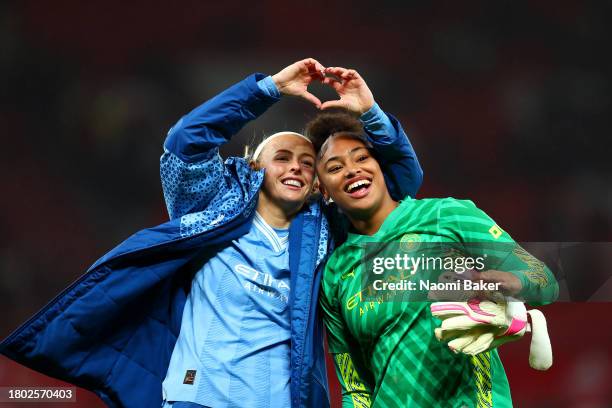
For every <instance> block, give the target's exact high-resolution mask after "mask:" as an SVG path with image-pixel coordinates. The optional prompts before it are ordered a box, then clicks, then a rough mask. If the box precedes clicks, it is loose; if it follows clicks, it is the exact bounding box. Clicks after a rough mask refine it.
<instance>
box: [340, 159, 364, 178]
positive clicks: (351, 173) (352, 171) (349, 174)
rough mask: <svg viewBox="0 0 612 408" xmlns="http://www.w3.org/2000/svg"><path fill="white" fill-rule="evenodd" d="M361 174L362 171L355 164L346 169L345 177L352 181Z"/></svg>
mask: <svg viewBox="0 0 612 408" xmlns="http://www.w3.org/2000/svg"><path fill="white" fill-rule="evenodd" d="M359 173H361V169H360V168H359V166H357V164H355V163H353V164H351V165H350V166H347V167H346V173H345V174H344V177H345V178H347V179H350V178H353V177H355V176H356V175H357V174H359Z"/></svg>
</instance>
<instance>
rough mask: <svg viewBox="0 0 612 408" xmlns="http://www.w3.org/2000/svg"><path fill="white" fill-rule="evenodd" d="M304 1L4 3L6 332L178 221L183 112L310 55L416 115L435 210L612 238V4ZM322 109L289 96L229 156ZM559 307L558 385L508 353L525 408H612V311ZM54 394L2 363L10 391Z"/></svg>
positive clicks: (1, 300) (407, 119)
mask: <svg viewBox="0 0 612 408" xmlns="http://www.w3.org/2000/svg"><path fill="white" fill-rule="evenodd" d="M288 3H289V2H281V1H262V2H253V3H238V2H204V1H196V0H191V1H184V2H176V3H172V4H169V3H166V2H159V1H146V2H145V1H141V0H139V1H134V2H129V3H128V2H119V1H104V2H102V1H98V0H91V1H87V2H82V1H75V0H56V1H53V2H50V1H46V2H39V1H32V0H23V1H19V2H2V4H1V5H0V73H1V75H0V89H1V92H0V103H1V106H0V123H1V124H2V145H3V146H2V147H3V149H2V150H3V154H2V160H1V161H0V169H1V174H2V180H3V181H2V199H1V200H0V209H1V214H2V215H1V218H0V220H1V221H0V232H1V234H0V271H1V279H0V310H2V320H1V325H0V326H1V333H0V335H2V337H5V336H7V335H8V334H9V333H10V332H11V331H12V330H14V329H15V328H16V327H17V326H18V325H19V324H20V323H22V322H23V321H24V320H25V319H26V318H28V317H29V316H31V315H32V314H33V313H34V312H35V311H37V310H38V309H39V308H40V307H42V306H43V305H44V304H45V303H46V302H47V301H48V300H50V299H51V298H52V297H53V296H54V295H55V294H56V293H58V292H59V291H60V290H61V289H63V288H64V287H65V286H67V285H68V284H69V283H70V282H71V281H73V280H74V279H75V278H76V277H77V276H79V275H80V274H81V273H82V271H84V270H85V269H86V268H87V267H88V266H89V265H90V264H91V263H92V262H93V261H94V260H95V259H97V258H98V257H99V256H101V255H102V254H103V253H104V252H105V251H106V250H108V249H110V248H111V247H113V246H114V245H116V244H117V243H118V242H120V241H121V240H122V239H124V238H126V237H127V236H128V235H130V234H131V233H133V232H135V231H137V230H139V229H142V228H144V227H147V226H152V225H155V224H158V223H160V222H162V221H164V220H165V216H166V214H165V208H164V204H163V200H162V195H161V188H160V183H159V178H158V158H159V155H160V154H161V144H162V141H163V139H164V137H165V133H166V131H167V130H168V129H169V128H170V126H172V125H173V124H174V122H175V121H176V120H177V119H178V118H179V117H180V116H181V115H182V114H183V113H185V112H187V111H188V110H190V109H191V108H193V107H194V106H196V105H197V104H199V103H200V102H201V101H203V100H205V99H207V98H208V97H211V96H212V95H214V94H215V93H217V92H219V91H221V90H222V89H224V88H226V87H227V86H229V85H231V84H232V83H234V82H236V81H238V80H239V79H241V78H243V77H245V76H246V75H248V74H249V73H251V72H255V71H260V72H265V73H269V74H273V73H275V72H277V71H278V70H279V69H281V68H282V67H284V66H286V65H288V64H289V63H291V62H294V61H296V60H298V59H301V58H304V57H315V58H317V59H319V61H321V62H322V63H323V64H324V65H327V66H333V65H339V66H346V67H351V68H355V69H357V70H358V71H359V72H360V73H361V74H362V75H363V76H364V78H365V79H366V81H367V82H368V84H369V86H370V88H371V89H372V90H373V92H374V95H375V97H376V99H377V101H378V102H379V103H380V105H381V106H382V107H383V109H385V110H387V111H389V112H392V113H394V114H395V115H396V116H398V117H399V118H400V119H401V122H402V123H403V125H404V127H405V128H406V130H407V131H408V133H409V134H410V137H411V140H412V142H413V144H414V146H415V148H416V151H417V153H418V155H419V159H420V161H421V163H422V166H423V168H424V171H425V181H424V184H423V187H422V188H421V190H420V193H419V196H420V197H440V196H454V197H457V198H471V199H473V200H474V201H475V202H476V203H477V205H478V206H479V207H480V208H482V209H484V210H485V211H486V212H487V213H488V214H490V215H491V216H492V217H493V218H494V219H495V220H497V222H498V223H499V224H500V225H501V226H502V227H505V228H506V229H507V230H508V231H509V232H510V233H511V234H512V235H513V237H514V238H515V239H517V240H519V241H587V242H588V241H612V238H611V237H612V183H611V177H610V175H611V171H610V170H611V167H612V164H611V163H610V160H609V154H610V148H609V146H610V143H609V140H608V139H609V137H610V135H609V129H608V126H609V118H610V115H609V112H610V110H611V109H610V108H611V95H612V93H611V78H610V73H611V72H612V67H611V63H610V59H609V58H608V55H607V54H608V53H609V51H605V50H606V49H609V48H606V47H609V45H608V46H606V44H609V39H610V38H611V37H610V34H611V33H610V31H611V29H610V25H609V18H608V17H609V15H610V13H609V12H610V9H611V8H612V7H611V6H610V3H604V2H596V1H566V2H556V1H550V0H546V1H538V2H527V1H514V2H509V1H501V2H486V1H473V2H451V1H442V2H436V4H435V5H432V3H433V2H426V1H415V2H410V3H408V2H404V1H400V0H382V1H376V2H374V1H366V2H346V3H338V2H331V1H330V2H324V3H320V4H319V3H315V2H307V1H302V2H298V3H296V4H295V5H289V4H288ZM460 3H461V4H460ZM314 92H315V93H317V94H319V95H321V96H322V97H323V98H326V99H331V98H333V97H334V95H333V94H332V93H331V92H329V91H328V90H326V89H321V88H314ZM315 114H316V111H315V109H314V108H312V107H311V106H309V105H308V104H306V103H304V102H302V101H299V100H283V101H281V102H280V103H279V104H277V105H276V106H274V107H273V108H272V109H270V111H269V112H268V113H266V114H265V115H264V116H263V117H262V118H260V119H259V120H258V121H256V122H255V123H254V124H252V125H250V126H248V127H247V128H245V129H244V130H243V131H242V132H241V134H240V135H239V136H238V137H236V138H235V139H234V141H233V142H232V143H231V144H230V145H229V146H227V148H225V149H224V152H225V153H226V154H240V153H241V146H242V145H243V144H244V143H245V141H247V140H248V139H249V138H251V137H253V136H254V135H261V134H262V132H267V133H270V132H274V131H277V130H283V129H290V130H299V129H301V128H302V126H303V125H304V123H305V122H306V121H307V120H308V119H310V118H311V117H313V116H314V115H315ZM608 265H610V264H608ZM585 277H588V270H587V271H585ZM545 311H546V312H547V315H548V318H549V326H550V332H551V337H552V339H553V347H554V353H555V364H554V366H553V368H552V369H551V370H550V371H548V372H546V373H538V372H535V371H534V370H531V369H530V368H529V367H528V364H527V354H528V350H527V349H528V342H521V344H513V345H507V346H504V348H503V350H502V352H501V354H502V359H503V361H504V364H505V367H506V370H507V372H508V377H509V380H510V385H511V388H512V391H513V397H514V400H515V403H516V406H518V407H606V406H611V405H612V391H611V390H612V387H610V385H609V384H610V381H611V380H612V364H611V363H612V353H611V351H610V344H612V329H610V325H609V324H610V318H609V317H608V316H609V313H610V312H611V311H612V304H610V303H599V304H593V303H591V304H585V303H559V304H556V305H553V306H550V307H547V308H546V309H545ZM330 380H331V382H332V383H333V384H332V389H333V390H334V392H336V393H337V384H336V382H335V375H333V374H331V375H330ZM51 384H59V383H58V382H57V381H54V380H52V379H48V378H46V377H43V376H41V375H39V374H37V373H34V372H32V371H30V370H28V369H25V368H23V367H20V366H18V365H16V364H14V363H12V362H10V361H9V360H7V359H5V358H1V359H0V386H19V385H22V386H27V385H30V386H32V385H51ZM77 399H78V402H77V403H76V404H66V406H70V407H98V406H102V404H101V402H99V400H97V398H96V397H95V396H93V395H92V394H90V393H88V392H86V391H83V390H79V392H78V394H77ZM334 400H335V401H337V395H336V394H335V397H334ZM0 405H2V404H0ZM2 406H9V405H2ZM16 406H22V405H16ZM45 406H48V407H53V406H61V405H60V404H45Z"/></svg>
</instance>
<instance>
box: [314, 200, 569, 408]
mask: <svg viewBox="0 0 612 408" xmlns="http://www.w3.org/2000/svg"><path fill="white" fill-rule="evenodd" d="M437 242H446V243H452V244H453V247H454V248H457V247H460V248H462V251H463V252H464V254H466V255H471V256H474V257H477V256H484V257H485V258H486V257H487V255H488V254H486V252H487V251H489V252H490V258H489V261H487V265H488V266H490V265H491V262H493V259H496V261H495V262H493V265H494V268H495V269H498V270H499V269H501V270H504V271H509V272H511V273H513V274H515V275H516V276H517V277H518V278H519V279H520V281H521V284H522V288H523V289H522V292H521V293H522V294H525V295H529V296H528V297H530V298H532V299H533V298H537V299H538V303H548V302H551V301H553V300H554V299H555V298H556V296H557V292H558V285H557V283H556V280H555V279H554V277H553V275H552V273H551V272H550V270H549V269H548V268H546V267H545V265H544V264H542V263H541V262H539V261H538V260H537V259H535V258H533V257H532V256H531V255H530V254H528V253H527V252H526V251H524V250H523V249H522V248H521V247H520V246H519V245H518V244H516V243H514V241H513V240H512V238H510V236H509V235H508V234H507V233H506V232H505V231H504V230H502V229H501V228H500V227H499V226H498V225H497V224H496V223H495V222H494V221H493V220H492V219H491V218H490V217H488V216H487V215H486V214H485V213H484V212H483V211H481V210H479V209H478V208H477V207H476V206H475V205H474V204H473V203H472V202H471V201H466V200H456V199H452V198H447V199H425V200H415V199H411V198H406V199H405V200H403V201H402V202H401V203H400V204H399V206H398V207H397V208H396V209H395V210H394V211H393V212H391V214H389V216H388V217H387V219H386V220H385V221H384V223H383V224H382V226H381V227H380V229H379V230H378V231H377V232H376V234H374V235H372V236H364V235H357V234H349V237H348V239H347V241H346V242H345V243H344V244H343V245H342V246H340V247H339V248H337V249H336V250H335V251H334V253H333V254H332V256H331V258H330V259H329V261H328V263H327V266H326V269H325V272H324V276H323V280H322V295H321V306H322V310H323V317H324V321H325V324H326V327H327V333H328V343H329V350H330V352H331V353H332V354H334V361H335V363H336V371H337V373H338V377H339V380H340V383H341V385H342V388H343V390H342V391H343V406H344V407H509V406H512V400H511V396H510V388H509V385H508V381H507V378H506V374H505V372H504V368H503V366H502V363H501V361H500V358H499V355H498V353H497V351H496V350H493V351H490V352H487V353H482V354H479V355H477V356H474V357H470V356H466V355H463V354H454V353H452V352H451V351H450V350H449V349H448V347H447V346H446V345H445V344H443V343H440V342H438V341H437V340H436V338H435V336H434V328H435V327H437V326H439V320H437V319H435V318H434V317H433V316H432V315H431V312H430V310H429V304H428V303H427V302H424V301H413V300H410V297H406V298H402V294H400V292H401V291H375V290H373V289H372V286H371V282H372V277H373V275H372V274H373V272H372V267H371V265H372V259H373V258H374V257H376V256H377V255H380V254H383V253H384V254H385V255H386V256H389V253H388V251H387V253H385V245H384V243H389V245H388V246H389V247H393V248H394V250H395V252H397V251H398V249H397V248H400V249H401V248H408V249H409V252H411V253H412V254H414V253H415V251H414V249H415V248H418V245H419V244H422V243H424V244H425V245H427V244H431V243H437ZM381 243H383V244H382V245H381ZM391 243H392V244H391ZM474 243H480V244H481V245H473V244H474ZM370 244H371V245H373V246H368V245H370ZM493 244H500V245H501V247H503V248H505V249H503V250H499V248H498V249H497V250H496V249H495V246H494V245H493ZM487 245H488V246H487ZM491 245H493V246H491ZM509 246H511V248H513V249H512V250H508V248H509ZM372 251H374V252H375V253H372ZM391 252H394V251H391ZM500 252H501V253H502V254H501V255H500ZM396 255H397V254H396ZM379 265H380V264H379ZM412 272H413V273H412V274H407V275H405V276H406V277H407V278H408V280H410V279H412V280H415V279H416V280H418V278H419V276H420V275H419V273H420V271H418V270H416V271H412ZM402 273H405V271H402ZM381 276H383V275H381ZM385 276H386V277H387V278H388V275H385ZM423 276H424V275H423ZM383 279H385V278H384V277H383ZM403 295H405V293H403Z"/></svg>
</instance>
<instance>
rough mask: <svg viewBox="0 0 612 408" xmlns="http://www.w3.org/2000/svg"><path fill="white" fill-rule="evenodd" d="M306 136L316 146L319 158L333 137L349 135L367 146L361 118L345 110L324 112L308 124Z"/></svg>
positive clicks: (305, 131)
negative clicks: (327, 142)
mask: <svg viewBox="0 0 612 408" xmlns="http://www.w3.org/2000/svg"><path fill="white" fill-rule="evenodd" d="M304 134H305V135H306V137H308V138H309V139H310V140H311V141H312V144H313V146H314V149H315V152H316V153H317V156H318V157H320V156H322V155H323V153H324V150H325V149H324V146H323V145H324V144H325V142H326V141H327V139H329V137H330V136H332V135H338V134H343V135H348V136H352V137H354V138H356V139H359V140H361V141H362V142H364V143H366V144H367V139H366V136H365V133H364V130H363V125H362V124H361V121H360V120H359V117H358V116H357V115H356V114H354V113H352V112H350V111H348V110H345V109H341V110H340V109H338V110H334V111H330V112H322V113H320V114H318V115H317V116H316V117H315V118H314V119H312V120H311V121H310V122H308V123H307V124H306V128H305V129H304Z"/></svg>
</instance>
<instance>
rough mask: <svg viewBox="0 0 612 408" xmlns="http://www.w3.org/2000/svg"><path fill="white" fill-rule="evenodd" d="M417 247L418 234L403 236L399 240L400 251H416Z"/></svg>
mask: <svg viewBox="0 0 612 408" xmlns="http://www.w3.org/2000/svg"><path fill="white" fill-rule="evenodd" d="M419 245H420V244H419V234H404V235H403V236H402V238H400V248H401V249H402V251H405V252H412V251H416V250H417V249H418V247H419Z"/></svg>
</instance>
